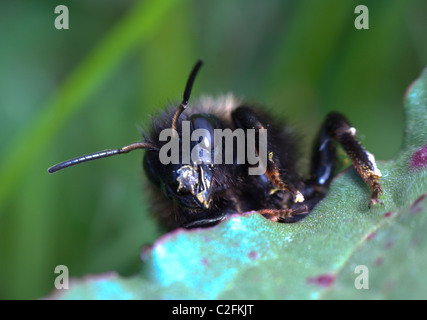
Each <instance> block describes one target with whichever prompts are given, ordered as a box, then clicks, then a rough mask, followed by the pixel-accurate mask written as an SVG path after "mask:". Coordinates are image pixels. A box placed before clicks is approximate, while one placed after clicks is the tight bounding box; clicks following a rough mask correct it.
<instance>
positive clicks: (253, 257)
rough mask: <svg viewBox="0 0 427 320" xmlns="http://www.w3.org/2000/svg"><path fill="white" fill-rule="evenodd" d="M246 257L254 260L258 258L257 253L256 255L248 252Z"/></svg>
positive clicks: (253, 252)
mask: <svg viewBox="0 0 427 320" xmlns="http://www.w3.org/2000/svg"><path fill="white" fill-rule="evenodd" d="M248 256H249V258H251V259H256V258H258V253H256V252H255V251H251V252H249V254H248Z"/></svg>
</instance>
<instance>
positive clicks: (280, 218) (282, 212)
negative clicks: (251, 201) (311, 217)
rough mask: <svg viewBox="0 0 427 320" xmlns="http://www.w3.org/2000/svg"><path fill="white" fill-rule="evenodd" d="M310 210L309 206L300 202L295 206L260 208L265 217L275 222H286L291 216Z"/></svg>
mask: <svg viewBox="0 0 427 320" xmlns="http://www.w3.org/2000/svg"><path fill="white" fill-rule="evenodd" d="M308 212H309V210H308V207H307V206H306V205H305V204H299V205H298V206H296V207H294V208H286V209H263V210H258V213H260V214H262V215H263V216H264V217H265V218H267V219H269V220H271V221H275V222H284V221H285V220H287V219H289V218H293V217H295V216H298V215H304V214H307V213H308Z"/></svg>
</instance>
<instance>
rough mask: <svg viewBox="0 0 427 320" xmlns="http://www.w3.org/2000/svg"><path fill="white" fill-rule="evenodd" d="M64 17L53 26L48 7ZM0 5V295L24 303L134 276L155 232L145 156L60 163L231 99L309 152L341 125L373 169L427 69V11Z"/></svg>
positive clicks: (346, 5) (389, 6) (308, 4)
mask: <svg viewBox="0 0 427 320" xmlns="http://www.w3.org/2000/svg"><path fill="white" fill-rule="evenodd" d="M60 4H65V5H67V7H68V9H69V15H70V21H69V23H70V29H69V30H57V29H55V27H54V20H55V18H56V16H57V15H55V14H54V9H55V7H56V6H57V5H60ZM358 4H361V3H360V2H359V1H342V0H324V1H320V0H306V1H279V0H269V1H261V0H238V1H230V0H217V1H207V0H193V1H189V0H188V1H176V0H155V1H130V0H125V1H113V0H109V1H105V0H102V1H101V0H92V1H88V0H73V1H65V2H64V1H63V2H60V1H29V0H26V1H23V0H15V1H2V2H1V4H0V66H1V68H0V70H1V77H0V137H1V143H0V154H1V157H0V298H2V299H34V298H40V297H43V296H46V295H47V294H49V293H50V292H51V291H52V289H53V287H54V279H55V276H56V274H54V269H55V266H57V265H66V266H68V268H69V271H70V275H71V276H72V277H82V276H83V275H86V274H89V273H90V274H94V273H102V272H106V271H110V270H115V271H117V272H119V273H121V274H123V275H131V274H133V273H135V272H137V270H138V267H139V262H138V261H139V252H140V249H141V247H142V246H143V245H146V244H150V243H152V242H153V241H154V240H155V239H156V238H157V237H159V236H160V235H161V234H162V230H161V229H160V228H158V227H157V226H156V223H155V221H154V220H153V219H152V218H151V217H150V215H149V199H148V196H147V195H146V193H145V187H144V182H145V179H144V177H143V172H142V169H141V152H138V151H135V152H133V153H131V154H129V155H126V156H119V157H113V158H110V159H104V160H100V161H96V162H92V163H88V164H84V165H81V166H79V167H74V168H70V169H68V170H65V171H63V172H59V173H57V174H55V175H49V174H48V173H47V171H46V169H47V168H48V167H49V166H50V165H53V164H55V163H56V162H59V161H62V160H65V159H69V158H70V157H74V156H77V155H81V154H85V153H90V152H93V151H98V150H102V149H107V148H118V147H121V146H123V145H125V144H128V143H132V142H135V141H138V140H139V139H140V134H139V131H138V128H139V127H146V126H147V125H149V123H150V117H149V115H150V114H152V113H153V112H155V111H156V110H158V109H159V108H160V109H161V108H162V107H163V106H164V105H165V104H168V103H170V102H174V101H179V99H180V98H181V96H182V91H183V88H184V85H185V81H186V78H187V76H188V73H189V71H190V69H191V67H192V65H193V64H194V62H195V61H196V60H197V59H198V58H200V57H201V58H203V59H204V61H205V65H204V67H203V69H202V72H201V74H200V75H199V77H198V79H197V81H196V84H195V87H194V90H193V98H195V97H196V96H197V95H201V94H212V95H219V94H224V93H228V92H234V93H235V94H236V95H238V96H240V97H243V98H245V99H247V100H249V101H255V102H262V103H263V104H265V105H267V106H270V107H271V109H272V112H273V113H275V114H277V115H286V116H287V118H288V119H290V122H291V123H292V124H294V125H295V126H296V127H297V128H298V129H299V131H300V132H301V133H302V134H303V135H304V136H305V137H306V139H305V140H304V141H303V143H302V145H303V149H304V150H307V146H309V145H310V143H311V141H312V138H313V136H314V134H315V132H316V130H317V128H318V127H319V126H320V123H321V122H322V120H323V118H324V117H325V115H326V113H327V112H328V111H330V110H337V111H340V112H342V113H344V114H346V115H347V116H348V118H349V119H351V122H352V123H353V125H354V126H355V127H356V128H358V133H359V135H360V137H361V139H362V141H363V143H364V144H365V145H366V147H367V148H368V150H370V151H371V152H373V153H374V154H375V155H376V157H377V159H380V160H387V159H391V158H392V157H393V156H394V155H395V153H396V152H397V150H398V149H399V146H400V143H401V140H402V133H403V129H404V127H403V123H404V117H403V109H402V100H403V96H404V93H405V90H406V88H407V87H408V85H409V84H410V83H411V82H412V81H413V80H414V79H415V78H416V77H417V76H418V75H419V74H420V72H421V70H422V69H423V68H424V67H425V66H427V40H426V39H427V38H426V31H427V2H426V1H425V0H411V1H405V0H387V1H386V0H376V1H374V0H372V1H364V2H363V4H364V5H366V6H367V7H368V8H369V30H356V29H355V27H354V20H355V18H356V16H357V15H356V14H355V13H354V9H355V7H356V6H357V5H358Z"/></svg>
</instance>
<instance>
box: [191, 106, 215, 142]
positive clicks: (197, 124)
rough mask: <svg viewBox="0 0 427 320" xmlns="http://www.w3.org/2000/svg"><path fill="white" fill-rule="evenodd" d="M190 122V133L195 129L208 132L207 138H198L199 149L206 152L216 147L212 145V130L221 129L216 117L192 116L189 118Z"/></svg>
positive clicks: (209, 115) (206, 115)
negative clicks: (201, 148)
mask: <svg viewBox="0 0 427 320" xmlns="http://www.w3.org/2000/svg"><path fill="white" fill-rule="evenodd" d="M190 121H191V131H194V130H197V129H204V130H207V131H208V132H209V136H203V137H200V141H199V143H201V147H203V148H205V149H208V150H210V149H213V148H215V147H216V145H214V144H213V143H214V130H215V129H221V128H222V124H221V121H220V120H219V119H218V118H217V117H215V116H213V115H211V114H207V113H196V114H193V115H192V116H191V117H190Z"/></svg>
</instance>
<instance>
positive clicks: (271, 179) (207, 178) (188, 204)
mask: <svg viewBox="0 0 427 320" xmlns="http://www.w3.org/2000/svg"><path fill="white" fill-rule="evenodd" d="M201 66H202V61H201V60H199V61H198V62H197V63H196V64H195V66H194V67H193V69H192V71H191V73H190V76H189V78H188V80H187V84H186V87H185V90H184V94H183V100H182V102H181V104H180V105H179V106H178V108H176V107H173V106H172V107H169V108H167V109H166V110H165V111H162V112H161V113H160V114H159V115H158V116H157V117H155V118H154V120H153V123H152V126H151V129H150V130H149V131H148V132H144V133H143V139H142V141H141V142H136V143H133V144H130V145H127V146H125V147H122V148H120V149H110V150H104V151H100V152H95V153H91V154H88V155H84V156H81V157H77V158H74V159H71V160H67V161H64V162H61V163H59V164H57V165H54V166H52V167H50V168H49V169H48V172H50V173H53V172H56V171H58V170H61V169H64V168H67V167H70V166H73V165H76V164H81V163H83V162H86V161H91V160H96V159H100V158H105V157H109V156H114V155H118V154H123V153H128V152H130V151H133V150H135V149H145V150H146V151H145V154H144V157H143V162H142V165H143V168H144V171H145V173H146V175H147V177H148V179H149V181H150V184H149V189H150V193H151V194H152V198H153V204H154V205H153V212H154V214H155V215H156V217H157V218H158V219H159V221H160V223H161V224H163V225H164V226H165V227H166V228H167V229H169V230H172V229H175V228H179V227H184V228H194V227H208V226H213V225H215V224H217V223H218V222H220V221H221V220H224V219H225V218H226V217H227V216H229V215H231V214H234V213H242V212H247V211H252V210H254V211H257V212H259V213H260V214H262V215H263V216H264V217H266V218H267V219H270V220H272V221H276V222H285V223H291V222H296V221H299V220H300V219H302V218H303V217H305V216H306V215H307V214H309V213H310V211H311V210H312V209H313V208H314V207H315V206H316V205H317V204H318V203H319V202H320V201H321V200H322V198H323V197H324V196H325V195H326V194H327V192H328V188H329V185H330V183H331V181H332V179H333V177H334V175H333V174H334V169H335V166H336V164H337V155H336V148H337V144H338V145H341V146H342V148H343V149H344V150H345V151H346V153H347V155H348V157H349V158H350V160H351V162H352V165H353V167H354V168H355V169H356V171H357V173H358V174H359V176H360V177H361V179H362V180H363V181H364V182H365V183H366V184H367V185H369V187H370V188H371V190H372V194H371V197H370V199H369V200H367V205H368V206H369V207H371V206H372V205H375V204H377V203H381V201H380V200H379V199H378V197H379V195H380V194H381V193H382V187H381V185H380V178H381V172H380V171H379V170H378V168H377V165H376V163H375V158H374V156H373V155H372V154H371V153H369V152H368V151H366V150H365V148H364V147H363V146H362V145H361V144H360V142H359V141H358V139H357V138H356V129H355V128H354V127H352V126H351V125H350V123H349V122H348V120H347V119H346V118H345V117H344V116H343V115H341V114H339V113H336V112H332V113H329V114H328V115H327V117H326V119H325V121H324V122H323V124H322V125H321V127H320V130H319V132H318V134H317V137H316V138H315V142H314V146H313V149H312V155H311V163H310V170H309V176H308V177H303V176H302V175H300V174H299V173H298V172H297V167H296V164H297V163H298V161H299V158H298V156H297V154H298V150H297V139H295V137H294V135H293V134H292V131H291V130H289V127H288V126H286V125H284V124H283V122H280V121H278V120H277V119H275V118H273V117H272V116H270V115H268V114H267V113H266V112H265V111H264V110H263V108H261V107H259V106H254V105H251V104H246V103H244V102H242V101H239V100H238V99H236V98H235V97H233V96H232V95H228V96H224V97H220V98H218V99H212V98H210V97H205V98H201V99H199V100H198V101H195V102H194V103H192V105H191V107H189V108H188V110H187V107H188V105H189V99H190V95H191V90H192V87H193V83H194V80H195V78H196V75H197V73H198V71H199V69H200V67H201ZM185 128H186V129H187V130H184V129H185ZM165 129H169V130H170V134H169V136H168V137H169V139H165V138H164V136H163V137H162V135H163V133H164V132H165ZM225 130H229V131H228V132H232V133H233V132H236V130H240V131H239V132H243V134H244V138H248V139H247V142H248V141H249V140H251V141H252V142H253V148H250V144H249V142H248V143H240V144H239V142H238V141H237V143H233V145H232V147H231V149H227V145H225V144H224V143H221V142H223V140H221V139H219V141H217V139H216V137H217V135H216V133H217V132H218V131H220V132H225ZM186 131H187V132H186ZM200 131H202V132H204V134H201V135H199V136H197V137H196V139H192V138H191V139H190V137H193V134H194V133H196V132H200ZM250 132H251V133H253V136H254V139H249V133H250ZM262 134H263V137H265V139H261V137H262V136H261V135H262ZM233 137H234V136H233ZM189 139H190V141H189ZM245 141H246V140H245ZM172 144H174V146H172ZM242 144H243V145H242ZM173 148H176V149H173ZM165 149H166V151H165ZM173 150H181V151H182V152H180V153H179V154H178V156H177V157H175V158H174V159H173V161H169V162H167V161H166V162H165V161H164V160H165V159H164V158H167V159H169V160H171V157H170V154H171V153H172V151H173ZM227 150H232V156H231V158H230V157H229V158H228V161H227V159H224V158H225V156H226V151H227ZM242 150H243V151H242ZM239 151H240V152H239ZM261 151H264V152H261ZM242 152H244V155H245V156H243V158H242V156H241V154H242ZM245 152H246V153H245ZM190 153H191V157H190ZM218 154H220V156H219V157H218ZM261 154H264V155H265V156H264V157H261ZM224 155H225V156H224ZM250 156H252V157H254V156H255V157H257V156H258V163H257V166H258V168H261V171H260V172H261V173H259V174H251V170H253V169H254V167H255V164H254V163H253V161H252V162H251V161H249V157H250ZM162 157H163V159H162ZM245 157H246V158H245ZM189 159H190V160H189ZM218 159H219V161H218Z"/></svg>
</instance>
